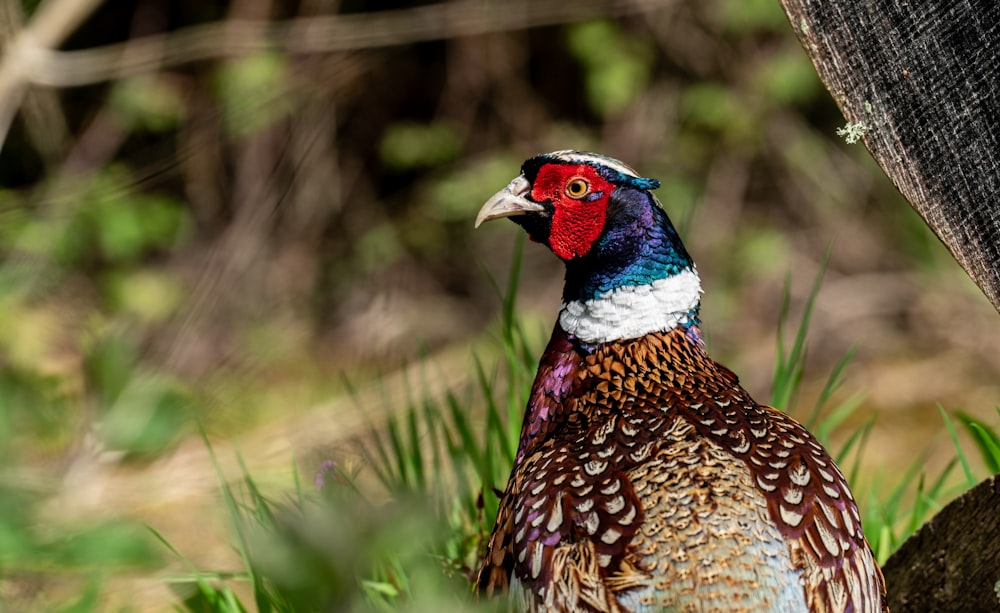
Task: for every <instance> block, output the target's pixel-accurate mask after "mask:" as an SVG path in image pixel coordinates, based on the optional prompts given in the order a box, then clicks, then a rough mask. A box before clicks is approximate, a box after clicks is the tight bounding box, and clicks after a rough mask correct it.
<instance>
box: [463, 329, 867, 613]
mask: <svg viewBox="0 0 1000 613" xmlns="http://www.w3.org/2000/svg"><path fill="white" fill-rule="evenodd" d="M530 406H532V407H534V409H535V410H534V411H533V412H532V414H531V415H529V416H528V417H527V418H526V422H525V425H524V428H523V430H522V438H521V446H520V451H519V453H518V458H517V463H516V466H515V468H514V471H513V473H512V475H511V478H510V481H509V483H508V485H507V488H506V491H505V492H504V496H503V499H502V501H501V506H500V510H499V514H498V518H497V524H496V527H495V528H494V531H493V535H492V536H491V538H490V541H489V544H488V547H487V552H486V556H485V560H484V564H483V567H482V570H481V572H480V574H479V586H480V588H481V589H482V590H484V591H485V592H486V593H493V592H494V591H497V590H505V589H507V588H515V589H514V590H513V591H515V592H517V597H518V598H521V599H523V601H524V604H525V608H526V609H528V610H559V611H624V610H636V609H643V608H646V609H647V610H649V609H653V610H684V611H689V610H690V611H709V610H727V611H741V610H745V611H759V610H781V611H798V610H809V611H849V610H853V611H859V612H861V611H882V610H885V604H884V603H885V585H884V581H883V579H882V575H881V572H880V571H879V569H878V566H877V564H876V563H875V561H874V558H873V556H872V553H871V550H870V548H869V546H868V543H867V542H866V541H865V538H864V536H863V535H862V533H861V524H860V517H859V515H858V511H857V507H856V506H855V504H854V500H853V498H852V496H851V493H850V490H849V489H848V487H847V484H846V482H845V480H844V477H843V475H842V474H841V472H840V471H839V470H838V469H837V467H836V465H835V464H834V463H833V461H832V459H831V458H830V457H829V455H828V454H827V453H826V451H825V450H824V449H823V448H822V446H821V445H820V444H819V443H818V442H817V441H816V439H815V438H814V437H813V436H812V435H810V434H809V433H808V432H807V431H806V430H805V429H804V428H803V427H802V426H800V425H799V424H798V423H796V422H795V421H794V420H792V419H791V418H789V417H788V416H786V415H784V414H783V413H781V412H780V411H777V410H775V409H772V408H770V407H765V406H761V405H758V404H757V403H756V402H754V400H753V399H752V398H751V397H750V396H749V395H748V394H747V392H746V391H745V390H743V388H742V387H740V386H739V382H738V379H737V377H736V376H735V375H734V374H733V373H732V372H730V371H729V370H728V369H726V368H725V367H723V366H721V365H719V364H717V363H716V362H714V361H713V360H712V359H711V358H710V357H709V356H708V355H707V353H706V352H705V351H704V348H703V346H702V344H701V342H700V340H699V339H698V336H697V334H696V329H685V328H677V329H674V330H672V331H669V332H665V333H653V334H649V335H645V336H642V337H640V338H636V339H631V340H623V341H617V342H610V343H603V344H599V345H597V346H595V347H590V348H588V349H587V350H586V351H585V350H583V349H581V348H579V347H578V346H577V345H575V344H574V342H573V341H571V340H570V339H569V338H567V336H566V334H565V333H564V332H562V331H561V329H560V328H559V327H558V326H557V327H556V332H555V334H554V335H553V338H552V340H551V341H550V343H549V347H548V348H547V350H546V352H545V354H544V357H543V361H542V364H541V365H540V367H539V372H538V375H537V378H536V381H535V385H534V388H533V391H532V398H531V400H530ZM539 407H541V408H542V409H544V410H539Z"/></svg>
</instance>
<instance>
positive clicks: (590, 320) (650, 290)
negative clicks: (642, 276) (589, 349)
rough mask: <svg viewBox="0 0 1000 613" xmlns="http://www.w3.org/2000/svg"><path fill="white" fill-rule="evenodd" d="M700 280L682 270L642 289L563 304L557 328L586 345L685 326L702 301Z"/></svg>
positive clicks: (635, 287)
mask: <svg viewBox="0 0 1000 613" xmlns="http://www.w3.org/2000/svg"><path fill="white" fill-rule="evenodd" d="M701 293H702V289H701V278H700V277H699V276H698V272H697V271H696V270H695V269H694V267H691V268H685V269H684V270H682V271H681V272H679V273H677V274H676V275H673V276H670V277H666V278H664V279H657V280H656V281H653V282H652V283H646V284H643V285H626V286H623V287H619V288H616V289H613V290H611V291H610V292H608V293H606V294H601V295H599V296H597V297H596V298H593V299H591V300H574V301H572V302H567V303H564V304H563V305H562V307H561V309H560V311H559V324H560V325H561V326H562V328H563V330H565V331H566V332H569V333H570V334H572V335H573V336H575V337H577V338H578V339H580V340H581V341H583V342H585V343H607V342H610V341H619V340H625V339H629V338H638V337H640V336H644V335H646V334H649V333H651V332H666V331H667V330H672V329H673V328H676V327H677V326H679V325H681V324H684V323H687V320H688V316H689V314H690V313H691V311H692V310H694V308H695V307H697V306H698V303H699V302H700V301H701Z"/></svg>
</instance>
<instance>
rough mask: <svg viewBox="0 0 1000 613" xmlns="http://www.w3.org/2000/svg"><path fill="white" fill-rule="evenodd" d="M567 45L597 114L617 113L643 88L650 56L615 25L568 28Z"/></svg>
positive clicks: (649, 50)
mask: <svg viewBox="0 0 1000 613" xmlns="http://www.w3.org/2000/svg"><path fill="white" fill-rule="evenodd" d="M567 43H568V45H569V49H570V51H571V52H572V53H573V55H574V56H575V57H576V59H577V60H579V61H580V63H581V64H583V66H584V69H585V72H586V86H587V101H588V102H589V103H590V106H591V108H593V109H594V110H595V111H596V112H597V113H599V114H600V115H603V116H609V115H615V114H617V113H620V112H621V111H623V110H625V108H627V107H628V106H629V104H631V102H632V101H633V100H635V98H636V97H637V96H638V95H639V94H640V93H641V92H642V91H643V90H645V89H646V86H647V84H648V82H649V75H650V71H651V69H652V62H653V57H654V53H653V52H652V50H651V49H650V48H648V47H647V46H646V45H645V44H644V43H642V42H640V40H639V39H637V38H635V37H630V36H628V35H627V34H625V33H623V32H622V31H621V27H620V26H619V25H618V24H616V23H615V22H611V21H591V22H586V23H580V24H576V25H572V26H569V27H568V28H567Z"/></svg>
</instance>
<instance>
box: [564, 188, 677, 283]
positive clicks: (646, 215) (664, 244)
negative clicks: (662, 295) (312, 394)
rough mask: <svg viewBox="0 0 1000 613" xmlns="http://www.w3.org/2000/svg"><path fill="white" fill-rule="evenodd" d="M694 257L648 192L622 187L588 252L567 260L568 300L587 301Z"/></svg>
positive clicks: (672, 271) (666, 273)
mask: <svg viewBox="0 0 1000 613" xmlns="http://www.w3.org/2000/svg"><path fill="white" fill-rule="evenodd" d="M691 266H692V261H691V256H689V255H688V253H687V250H685V249H684V245H683V244H682V243H681V239H680V237H679V236H678V235H677V230H675V229H674V226H673V224H672V223H670V219H669V218H668V217H667V214H666V213H665V212H664V211H663V209H661V208H660V207H659V206H658V205H657V204H656V202H654V200H653V197H652V196H651V195H650V194H649V192H647V191H644V190H639V189H633V188H631V187H619V188H618V189H616V190H615V191H614V193H612V195H611V201H610V202H609V205H608V218H607V221H606V223H605V230H604V232H603V233H602V234H601V236H600V238H598V239H597V241H596V242H595V243H594V246H593V248H592V249H591V250H590V252H588V253H587V254H586V255H584V256H582V257H579V258H576V259H575V260H572V261H570V262H567V264H566V285H565V286H564V288H563V301H564V302H570V301H575V300H579V301H586V300H590V299H593V298H595V297H596V296H598V295H600V294H606V293H608V292H610V291H612V290H614V289H616V288H619V287H623V286H626V285H644V284H647V283H652V282H653V281H656V280H657V279H664V278H666V277H670V276H673V275H676V274H677V273H679V272H681V271H682V270H684V269H686V268H691Z"/></svg>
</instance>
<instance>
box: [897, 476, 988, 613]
mask: <svg viewBox="0 0 1000 613" xmlns="http://www.w3.org/2000/svg"><path fill="white" fill-rule="evenodd" d="M882 571H883V572H884V573H885V582H886V585H887V586H888V588H889V609H890V610H891V611H892V612H893V613H903V612H905V611H919V612H921V613H922V612H924V611H1000V479H998V478H997V476H996V475H994V476H993V477H990V478H989V479H987V480H985V481H983V482H982V483H980V484H979V485H977V486H976V487H974V488H972V489H971V490H969V491H968V492H966V493H964V494H962V495H961V496H960V497H958V498H957V499H956V500H954V501H953V502H951V503H950V504H949V505H948V506H946V507H945V508H944V509H942V510H941V512H939V513H938V514H937V515H935V516H934V518H933V519H931V520H930V521H929V522H927V523H926V524H924V526H923V527H922V528H920V530H918V531H917V533H916V534H914V535H913V536H911V537H910V538H909V539H907V541H906V542H905V543H903V545H902V547H900V548H899V549H898V550H897V551H896V553H894V554H892V557H891V558H889V561H888V562H886V564H885V567H884V568H883V569H882Z"/></svg>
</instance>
